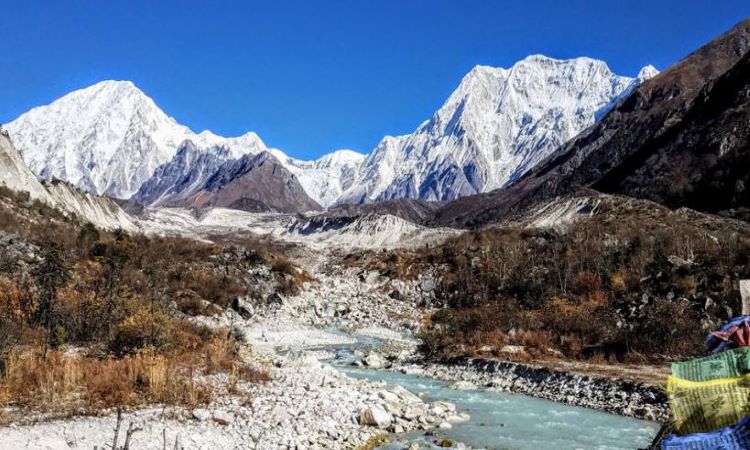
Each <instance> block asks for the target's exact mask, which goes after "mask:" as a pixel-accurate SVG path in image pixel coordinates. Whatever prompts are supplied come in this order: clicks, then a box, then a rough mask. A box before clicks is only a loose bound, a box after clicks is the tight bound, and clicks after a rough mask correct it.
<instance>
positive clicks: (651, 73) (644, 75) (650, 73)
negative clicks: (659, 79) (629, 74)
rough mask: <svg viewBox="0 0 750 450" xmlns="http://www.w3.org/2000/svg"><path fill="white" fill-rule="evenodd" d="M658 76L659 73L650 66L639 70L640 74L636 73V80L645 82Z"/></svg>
mask: <svg viewBox="0 0 750 450" xmlns="http://www.w3.org/2000/svg"><path fill="white" fill-rule="evenodd" d="M658 74H659V71H658V70H657V69H656V67H654V66H652V65H651V64H649V65H647V66H644V67H643V68H641V70H640V72H638V76H637V77H636V78H637V79H638V80H641V81H646V80H648V79H651V78H653V77H655V76H657V75H658Z"/></svg>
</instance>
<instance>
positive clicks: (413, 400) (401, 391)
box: [391, 386, 422, 403]
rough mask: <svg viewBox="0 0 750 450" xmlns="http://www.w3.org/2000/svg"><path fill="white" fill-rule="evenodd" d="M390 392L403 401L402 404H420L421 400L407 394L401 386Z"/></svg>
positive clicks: (409, 393)
mask: <svg viewBox="0 0 750 450" xmlns="http://www.w3.org/2000/svg"><path fill="white" fill-rule="evenodd" d="M391 392H393V393H394V394H396V395H398V397H399V398H400V399H401V401H403V402H404V403H422V399H421V398H419V397H418V396H416V395H414V394H412V393H411V392H409V391H408V390H407V389H406V388H404V387H402V386H396V387H394V388H393V389H391Z"/></svg>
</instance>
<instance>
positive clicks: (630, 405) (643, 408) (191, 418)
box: [0, 269, 664, 450]
mask: <svg viewBox="0 0 750 450" xmlns="http://www.w3.org/2000/svg"><path fill="white" fill-rule="evenodd" d="M314 275H315V278H316V281H315V282H311V283H308V284H307V285H306V286H305V289H304V290H303V291H302V292H301V293H299V294H298V295H295V296H290V297H286V298H285V297H280V296H273V295H272V294H270V293H269V295H262V296H259V298H257V299H241V300H242V301H240V302H238V305H236V306H237V307H236V308H235V309H234V310H228V311H226V312H225V313H223V314H221V315H219V316H214V317H202V318H198V319H195V320H197V321H199V322H201V323H203V324H208V325H212V326H231V327H234V328H236V329H237V330H238V331H239V332H241V333H242V334H243V335H244V336H245V337H246V339H247V341H248V344H249V348H252V354H248V356H247V358H248V361H250V362H252V364H255V365H259V366H263V367H265V368H266V369H267V370H268V371H269V372H270V375H271V381H269V382H266V383H263V384H247V383H239V384H238V385H237V386H236V388H235V389H233V391H232V392H226V391H225V392H222V391H221V389H219V395H217V397H216V398H215V399H214V401H213V402H212V403H211V404H210V405H208V406H206V407H203V408H198V409H195V410H190V409H184V408H161V407H154V408H149V409H146V410H140V411H133V412H129V413H126V414H124V416H123V423H124V425H123V427H127V424H130V423H133V424H134V427H136V428H139V429H140V430H139V431H138V432H136V433H134V434H133V436H132V441H131V448H134V449H163V448H165V442H166V447H167V448H173V447H174V445H175V442H176V443H177V444H178V447H179V448H185V449H203V448H205V449H209V448H210V449H234V448H248V449H264V450H266V449H271V450H273V449H318V448H320V449H325V448H329V449H340V448H342V449H343V448H347V449H356V448H359V447H360V446H362V445H364V444H365V443H367V442H368V440H371V439H373V438H374V437H376V436H379V435H382V434H384V433H402V432H409V431H416V430H431V429H434V430H441V429H442V430H445V429H450V427H452V426H453V425H454V424H457V423H461V422H463V421H466V420H468V419H469V418H470V417H469V416H468V415H467V414H466V413H465V412H463V411H460V410H457V409H456V407H455V406H454V405H453V404H452V403H449V402H443V401H433V402H428V401H425V400H424V399H423V398H421V397H419V396H417V395H415V393H413V392H409V391H407V390H406V389H404V388H401V387H398V386H387V385H386V384H385V383H383V382H378V381H366V380H364V379H355V378H352V377H349V376H347V375H345V374H344V373H342V372H341V371H339V370H337V369H336V368H335V367H333V366H332V365H330V364H329V363H327V362H326V361H328V360H329V359H330V358H331V357H332V356H333V353H332V352H331V351H330V350H329V349H330V348H332V347H335V346H341V345H351V344H354V343H355V337H354V336H357V338H358V339H362V338H363V337H365V338H375V339H377V340H378V341H379V342H381V343H380V344H379V348H378V350H377V352H381V353H383V354H382V355H381V354H380V353H377V352H372V353H369V354H366V353H362V354H361V357H362V359H363V360H364V361H366V364H368V365H369V366H370V367H372V368H385V367H390V370H400V371H404V372H409V373H415V374H419V375H421V376H427V377H435V378H439V379H448V380H455V381H460V382H461V383H463V384H461V383H459V384H456V386H455V387H456V388H473V387H481V388H487V389H490V390H496V391H504V392H518V393H523V394H528V395H533V396H538V397H543V398H548V399H551V400H555V401H560V402H565V403H570V404H574V405H581V406H587V407H592V408H598V409H604V410H607V411H612V412H616V413H618V414H624V415H630V416H633V417H641V418H648V419H652V420H658V419H662V418H663V417H664V415H663V409H662V407H661V406H660V405H659V401H660V399H659V397H658V396H656V395H655V394H654V395H652V393H653V392H652V391H651V390H649V389H646V388H643V387H641V386H630V385H627V383H622V382H612V381H597V380H595V379H592V378H590V377H586V376H581V375H575V374H555V373H547V372H545V371H544V370H543V369H539V368H537V369H532V368H524V367H522V366H520V365H515V366H509V365H507V364H508V363H487V362H477V361H451V364H450V365H434V364H430V365H426V366H424V365H416V364H413V363H410V362H409V357H410V355H413V351H414V348H415V345H416V341H415V340H414V339H413V338H410V337H409V333H410V332H411V331H413V330H414V329H416V327H417V324H418V323H419V320H420V318H421V315H422V313H423V312H424V311H425V310H424V306H425V304H426V303H425V300H424V299H425V298H428V299H429V298H430V295H431V289H434V287H433V286H434V283H432V282H431V280H430V279H419V280H415V281H414V282H410V283H403V282H394V281H392V280H388V279H386V278H385V277H382V276H380V274H378V273H373V272H363V271H361V270H356V269H342V270H341V271H339V272H338V273H335V272H330V271H328V272H325V273H322V272H315V274H314ZM259 288H260V289H261V290H262V289H263V287H262V286H260V287H259ZM268 298H272V299H273V301H268ZM420 305H421V306H420ZM383 342H384V343H385V344H382V343H383ZM216 377H217V376H214V378H215V379H213V380H212V379H210V378H209V379H208V380H204V381H208V382H212V381H213V382H214V383H215V385H216V386H226V384H227V383H226V380H223V379H216ZM115 422H116V418H115V414H114V413H113V412H111V413H109V414H103V415H102V416H100V417H80V418H72V419H68V420H59V421H53V422H44V423H38V424H33V425H23V426H20V425H19V426H9V427H4V428H0V448H9V449H10V448H13V449H16V448H34V449H37V448H39V449H69V448H79V449H83V448H86V449H91V448H95V447H97V448H105V446H111V443H112V440H113V435H114V432H113V430H114V428H115ZM123 440H124V432H123V433H121V441H120V442H121V443H120V445H122V441H123Z"/></svg>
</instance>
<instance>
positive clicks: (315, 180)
mask: <svg viewBox="0 0 750 450" xmlns="http://www.w3.org/2000/svg"><path fill="white" fill-rule="evenodd" d="M271 153H272V154H273V155H274V156H276V158H278V160H279V161H281V164H283V165H284V167H286V168H287V169H288V170H289V171H290V172H291V173H293V174H294V175H295V176H296V177H297V179H298V180H299V182H300V184H301V185H302V186H303V187H304V188H305V191H306V192H307V193H308V195H310V197H312V198H313V199H314V200H315V201H317V202H318V203H319V204H321V205H323V206H330V205H332V204H333V203H334V202H335V201H336V200H337V199H338V198H339V197H340V196H341V194H342V193H343V192H344V191H345V190H347V189H349V188H350V187H351V186H352V184H353V183H354V177H355V176H356V174H357V169H358V168H359V166H360V164H362V161H364V160H365V155H363V154H362V153H358V152H355V151H353V150H336V151H334V152H332V153H329V154H327V155H324V156H322V157H320V158H318V159H316V160H314V161H302V160H299V159H294V158H290V157H288V156H286V155H285V154H283V153H282V152H280V151H278V150H276V149H273V150H271Z"/></svg>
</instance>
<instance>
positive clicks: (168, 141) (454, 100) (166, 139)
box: [7, 55, 656, 206]
mask: <svg viewBox="0 0 750 450" xmlns="http://www.w3.org/2000/svg"><path fill="white" fill-rule="evenodd" d="M655 72H656V71H655V69H654V68H653V67H650V66H648V67H645V68H644V69H643V70H641V73H640V74H639V77H638V78H636V79H633V78H628V77H623V76H619V75H615V74H614V73H612V71H611V70H610V69H609V68H608V67H607V65H606V64H605V63H604V62H602V61H597V60H594V59H590V58H576V59H571V60H556V59H552V58H548V57H546V56H542V55H532V56H529V57H528V58H526V59H524V60H522V61H519V62H517V63H516V64H514V65H513V66H512V67H511V68H509V69H503V68H494V67H488V66H477V67H475V68H474V69H472V70H471V71H470V72H469V73H468V74H467V75H466V76H465V77H464V78H463V80H462V81H461V83H460V84H459V86H458V88H457V89H456V90H455V92H453V94H451V96H450V97H449V98H448V100H447V101H446V102H445V103H444V104H443V106H442V107H441V108H440V109H439V110H438V111H437V112H436V113H435V114H434V115H433V116H432V118H431V119H430V120H428V121H426V122H425V123H424V124H422V125H421V126H420V127H419V128H418V129H417V130H416V131H415V132H414V133H412V134H410V135H405V136H399V137H391V136H387V137H385V138H384V139H383V140H382V141H381V142H380V144H378V146H377V147H376V148H375V149H374V150H373V151H372V153H371V154H370V155H368V156H367V157H366V158H365V156H364V155H362V154H359V153H357V152H353V151H350V150H339V151H337V152H333V153H331V154H328V155H325V156H323V157H321V158H319V159H318V160H315V161H301V160H297V159H294V158H290V157H289V156H287V155H286V154H285V153H284V152H282V151H280V150H277V149H273V148H269V147H267V146H266V144H265V143H264V142H263V141H262V140H261V139H260V137H258V135H256V134H255V133H247V134H245V135H243V136H240V137H234V138H225V137H221V136H218V135H216V134H213V133H211V132H210V131H203V132H201V133H194V132H193V131H191V130H190V129H189V128H187V127H185V126H183V125H180V124H179V123H177V122H176V121H175V120H174V119H172V118H171V117H169V116H168V115H167V114H165V113H164V112H163V111H162V110H161V109H159V107H157V106H156V104H155V103H154V101H153V100H152V99H151V98H149V97H148V96H147V95H146V94H144V93H143V92H142V91H141V90H139V89H138V88H137V87H136V86H135V85H134V84H133V83H131V82H129V81H103V82H101V83H97V84H95V85H93V86H91V87H88V88H85V89H81V90H78V91H74V92H72V93H70V94H68V95H66V96H64V97H62V98H60V99H58V100H56V101H55V102H53V103H52V104H50V105H47V106H41V107H38V108H34V109H32V110H31V111H29V112H27V113H25V114H23V115H21V116H20V117H19V118H18V119H16V120H15V121H13V122H11V123H9V124H8V125H7V129H8V131H9V132H10V134H11V136H12V138H13V140H14V142H16V143H17V146H18V148H19V149H20V150H21V151H22V154H23V157H24V160H25V161H26V163H27V164H28V166H29V167H30V168H31V169H32V170H33V171H34V173H36V174H37V175H38V176H40V177H41V178H44V179H51V178H58V179H62V180H65V181H68V182H70V183H73V184H74V185H76V186H78V187H80V188H82V189H84V190H87V191H90V192H93V193H96V194H106V195H109V196H113V197H117V198H131V197H133V196H134V195H135V196H136V197H137V198H138V199H139V200H140V201H145V202H146V203H148V204H150V203H149V201H151V200H153V201H156V200H157V199H158V198H159V197H160V196H161V195H162V194H164V193H166V192H171V193H172V194H177V193H178V192H179V191H181V189H183V188H184V187H185V185H184V183H185V182H187V181H189V182H190V183H191V184H192V185H199V184H200V183H202V182H205V181H206V179H207V177H208V176H210V172H211V171H210V170H208V168H207V167H206V166H205V164H209V163H210V164H209V165H210V166H211V167H210V168H211V169H216V168H217V167H218V166H219V165H220V164H221V163H224V162H227V161H233V160H238V159H240V158H242V157H243V156H245V155H257V154H259V153H262V152H264V151H269V152H270V153H271V154H272V155H273V156H274V157H275V158H276V159H277V160H278V162H279V163H280V164H281V165H282V166H283V167H284V168H285V169H287V170H288V171H289V172H290V173H291V174H292V175H294V176H295V177H296V179H297V181H298V182H299V184H300V185H301V186H302V188H303V189H304V190H305V193H306V194H307V196H309V197H310V198H311V199H312V200H313V201H314V202H315V203H317V204H320V205H323V206H330V205H332V204H344V203H369V202H374V201H381V200H388V199H394V198H417V199H423V200H451V199H455V198H458V197H462V196H466V195H470V194H475V193H478V192H485V191H488V190H492V189H495V188H498V187H501V186H504V185H505V184H507V183H508V182H510V181H513V180H515V179H517V178H519V177H520V176H521V175H523V174H524V173H525V172H526V171H527V170H528V169H530V168H531V167H533V166H534V165H535V164H536V163H537V162H539V161H541V160H542V159H544V158H545V157H546V156H547V155H549V154H550V153H551V152H552V151H553V150H554V149H556V148H557V147H559V146H560V145H562V144H563V143H564V142H566V141H567V140H568V139H570V138H571V137H573V136H574V135H576V134H577V133H578V132H580V131H581V130H583V129H584V128H586V127H588V126H589V125H591V124H592V123H594V121H595V120H596V119H597V118H599V117H601V116H602V115H603V114H604V112H606V111H607V110H609V108H611V107H612V106H613V105H614V104H615V103H616V102H617V101H618V100H619V99H620V98H622V96H623V95H625V94H627V93H629V92H630V91H632V89H633V88H634V87H635V86H637V85H638V84H639V83H640V82H641V81H643V80H644V79H646V78H648V77H651V76H653V74H654V73H655ZM187 141H189V142H190V144H189V146H190V147H191V149H190V150H189V151H185V152H183V153H178V149H180V148H181V146H184V143H185V142H187ZM217 149H220V150H217ZM188 156H189V158H188ZM193 162H197V163H201V164H203V165H201V164H198V165H197V166H196V167H193V165H192V163H193ZM193 170H197V171H198V173H191V172H192V171H193ZM163 176H168V178H167V179H161V177H163ZM173 181H174V182H179V183H183V184H182V185H180V184H178V185H170V184H169V183H171V182H173ZM136 194H137V195H136Z"/></svg>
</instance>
